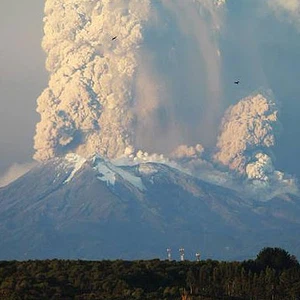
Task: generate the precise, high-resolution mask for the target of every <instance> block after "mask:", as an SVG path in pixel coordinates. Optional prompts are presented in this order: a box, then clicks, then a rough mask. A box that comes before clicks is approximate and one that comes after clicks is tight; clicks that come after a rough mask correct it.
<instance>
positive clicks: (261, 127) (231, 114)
mask: <svg viewBox="0 0 300 300" xmlns="http://www.w3.org/2000/svg"><path fill="white" fill-rule="evenodd" d="M277 114H278V109H277V106H276V103H275V102H274V101H272V100H270V99H269V97H264V96H263V95H262V94H257V95H255V96H249V97H246V98H244V99H242V100H241V101H239V102H238V103H237V104H236V105H233V106H231V107H229V108H228V109H227V111H226V112H225V115H224V118H223V120H222V124H221V126H220V134H219V137H218V141H217V151H216V153H215V154H214V160H215V161H216V162H219V163H221V164H222V165H224V166H227V167H228V168H229V169H231V170H234V171H236V172H238V173H240V174H241V175H244V174H245V172H246V169H245V168H246V165H247V163H248V162H249V157H251V155H252V154H253V153H256V152H257V151H261V150H265V149H268V148H270V147H271V146H274V144H275V137H276V132H277V131H278V129H279V128H280V124H279V121H278V117H277Z"/></svg>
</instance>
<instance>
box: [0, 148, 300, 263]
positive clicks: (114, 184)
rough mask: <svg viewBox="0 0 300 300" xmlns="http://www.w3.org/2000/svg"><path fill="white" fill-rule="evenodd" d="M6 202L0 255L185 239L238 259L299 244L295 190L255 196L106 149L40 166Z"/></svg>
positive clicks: (86, 254)
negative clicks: (124, 161) (113, 157)
mask: <svg viewBox="0 0 300 300" xmlns="http://www.w3.org/2000/svg"><path fill="white" fill-rule="evenodd" d="M0 202H1V206H0V218H1V222H0V234H1V237H2V238H1V241H0V259H29V258H35V259H38V258H53V257H58V258H85V259H102V258H123V259H137V258H153V257H160V258H164V257H165V249H166V248H168V247H171V248H175V249H176V247H177V248H178V247H181V246H182V245H184V247H185V249H186V254H187V257H189V253H190V257H191V258H192V257H194V253H196V252H197V251H201V253H202V256H203V257H212V258H220V259H239V258H246V257H251V255H254V254H255V253H257V251H259V250H260V249H261V248H262V247H263V246H265V245H267V244H272V245H274V243H275V244H276V245H278V246H284V247H285V248H289V247H287V245H289V246H291V245H293V247H294V245H295V244H294V238H295V231H296V230H299V229H300V228H299V223H300V218H299V215H300V206H299V199H298V198H297V197H295V196H291V195H283V196H282V197H277V198H273V199H272V200H270V201H268V202H266V203H264V202H256V201H253V200H250V199H247V198H245V197H242V196H240V195H239V194H238V193H237V192H235V191H233V190H230V189H226V188H223V187H220V186H217V185H214V184H210V183H206V182H204V181H202V180H200V179H197V178H195V177H193V176H191V175H189V174H187V173H185V172H182V171H181V170H180V169H178V168H173V167H171V166H170V165H167V164H163V163H157V162H146V161H144V162H139V163H135V164H132V165H127V166H124V165H123V166H121V165H117V164H116V163H114V162H112V161H108V160H107V159H104V158H102V157H100V156H98V155H95V156H93V157H91V158H90V159H84V158H82V157H80V156H78V155H77V154H68V155H67V156H66V157H63V158H55V159H53V160H49V161H48V162H46V163H43V164H40V165H38V166H37V167H35V168H34V169H32V170H31V171H29V172H28V173H27V174H25V175H24V176H22V177H21V178H19V179H18V180H16V181H15V182H13V183H11V184H10V185H8V186H6V187H4V188H1V189H0ZM279 229H280V231H281V233H282V234H281V235H280V236H279V235H278V230H279ZM291 250H293V253H296V254H300V248H299V247H298V248H297V246H295V247H294V248H293V249H291Z"/></svg>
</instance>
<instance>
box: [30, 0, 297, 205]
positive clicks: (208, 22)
mask: <svg viewBox="0 0 300 300" xmlns="http://www.w3.org/2000/svg"><path fill="white" fill-rule="evenodd" d="M225 4H226V1H225V0H215V1H211V0H186V1H181V0H174V1H169V0H160V1H150V0H118V1H112V0H103V1H99V0H88V1H85V0H73V1H68V0H47V1H46V4H45V19H44V22H45V25H44V31H45V36H44V39H43V43H42V46H43V49H44V50H45V52H46V54H47V61H46V67H47V70H48V71H49V73H50V78H49V85H48V87H47V88H46V89H45V90H44V91H43V93H42V94H41V96H40V97H39V99H38V108H37V111H38V112H39V113H40V115H41V121H40V122H39V123H38V124H37V127H36V136H35V138H34V140H35V146H34V147H35V150H36V153H35V155H34V158H35V159H36V160H38V161H45V160H48V159H50V158H52V157H56V156H63V155H65V154H67V153H70V152H75V153H77V154H79V155H81V156H83V157H84V158H89V157H90V156H93V155H94V154H100V155H101V156H104V157H106V158H108V159H112V160H114V161H115V162H116V161H118V163H130V164H135V163H142V162H147V161H152V162H153V161H156V162H161V163H167V164H169V165H171V166H174V167H177V168H179V169H181V170H184V171H185V172H188V173H190V174H192V175H194V176H197V177H199V178H201V179H204V180H206V181H209V182H213V183H216V184H219V185H223V186H227V187H230V188H234V189H236V190H238V191H243V192H245V191H246V193H248V194H249V195H252V196H253V195H254V194H255V195H256V194H259V195H260V196H259V197H261V199H269V198H270V197H271V196H273V195H276V194H278V193H281V192H282V191H292V192H296V191H297V186H296V182H295V180H294V179H293V178H291V177H290V176H288V175H286V174H284V173H283V172H280V171H277V170H276V168H275V166H274V162H273V160H274V159H273V154H272V151H271V149H272V147H273V146H274V144H275V141H276V136H277V134H278V132H279V129H280V127H281V125H280V123H279V121H278V106H277V103H276V102H275V101H273V100H272V99H273V96H272V95H271V94H270V93H266V94H265V93H258V94H253V95H250V96H249V97H246V98H244V99H242V100H241V101H239V102H238V103H237V104H235V105H232V106H231V107H229V108H228V109H227V111H226V113H225V115H224V117H223V121H222V124H221V126H220V130H219V136H218V127H219V123H220V120H221V118H222V114H223V111H224V110H225V102H226V101H224V100H226V99H225V98H226V97H227V96H228V95H227V94H226V93H228V91H227V92H226V91H224V87H223V79H224V78H223V77H222V74H224V73H223V70H222V66H223V65H222V59H223V56H222V50H221V49H220V48H219V36H220V35H221V34H222V29H223V27H224V24H223V23H224V22H225V19H226V14H225V10H224V9H223V7H224V5H225ZM113 37H117V38H116V39H112V38H113ZM250 48H251V49H250ZM253 48H255V47H249V49H250V50H249V51H252V52H253V51H254V52H255V50H253ZM238 49H240V47H238ZM255 53H256V52H255ZM256 56H257V55H256V54H255V60H256ZM251 63H252V61H251ZM256 73H257V72H256ZM261 73H263V71H261ZM260 77H262V76H260ZM260 81H261V80H260ZM249 89H250V88H249ZM249 89H248V90H249ZM243 93H244V92H243ZM246 94H248V93H246ZM215 143H216V145H215ZM190 145H195V146H190ZM214 146H215V149H216V151H215V152H214V153H211V152H212V150H211V149H212V148H213V147H214ZM139 149H140V150H139ZM156 153H162V154H156ZM237 182H238V183H237Z"/></svg>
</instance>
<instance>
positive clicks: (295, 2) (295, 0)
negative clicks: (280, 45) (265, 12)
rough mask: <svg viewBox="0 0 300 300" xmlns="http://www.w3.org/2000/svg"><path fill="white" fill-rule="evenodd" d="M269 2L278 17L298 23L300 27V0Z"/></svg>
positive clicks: (272, 0) (270, 0)
mask: <svg viewBox="0 0 300 300" xmlns="http://www.w3.org/2000/svg"><path fill="white" fill-rule="evenodd" d="M267 3H268V6H269V7H270V8H271V10H272V11H273V12H274V13H275V14H276V16H277V17H279V18H280V19H282V20H284V21H287V22H290V23H292V24H294V25H296V26H297V28H298V29H300V1H299V0H268V2H267Z"/></svg>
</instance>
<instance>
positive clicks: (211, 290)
mask: <svg viewBox="0 0 300 300" xmlns="http://www.w3.org/2000/svg"><path fill="white" fill-rule="evenodd" d="M0 281H1V285H0V297H1V299H15V300H18V299H20V300H21V299H22V300H26V299H31V300H34V299H38V300H43V299H45V300H46V299H47V300H49V299H55V300H69V299H78V300H79V299H80V300H87V299H97V300H129V299H130V300H133V299H136V300H147V299H148V300H180V299H186V300H200V299H202V300H213V299H232V300H233V299H235V300H247V299H249V300H250V299H257V300H264V299H273V300H285V299H286V300H291V299H299V297H300V284H299V283H300V267H299V264H298V262H297V261H296V260H295V258H294V257H293V256H291V255H290V254H289V253H288V252H286V251H285V250H282V249H279V248H266V249H263V250H262V251H261V252H260V253H259V254H258V256H257V258H256V259H255V260H254V261H253V260H248V261H243V262H218V261H212V260H207V261H200V262H190V261H184V262H176V261H160V260H158V259H156V260H149V261H122V260H116V261H81V260H76V261H70V260H67V261H63V260H44V261H26V262H17V261H10V262H7V261H6V262H5V261H3V262H0Z"/></svg>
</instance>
